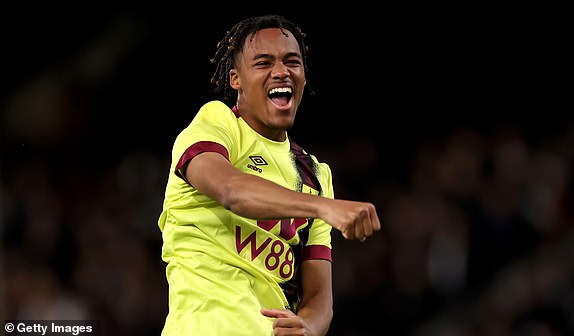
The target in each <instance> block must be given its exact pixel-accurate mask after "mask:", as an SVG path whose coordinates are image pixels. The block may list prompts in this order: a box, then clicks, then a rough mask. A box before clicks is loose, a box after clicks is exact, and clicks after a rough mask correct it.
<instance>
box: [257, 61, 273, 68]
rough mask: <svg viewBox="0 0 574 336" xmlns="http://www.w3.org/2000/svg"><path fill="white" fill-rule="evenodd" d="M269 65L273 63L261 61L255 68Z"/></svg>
mask: <svg viewBox="0 0 574 336" xmlns="http://www.w3.org/2000/svg"><path fill="white" fill-rule="evenodd" d="M269 65H271V62H269V61H259V62H257V63H255V66H256V67H258V68H264V67H268V66H269Z"/></svg>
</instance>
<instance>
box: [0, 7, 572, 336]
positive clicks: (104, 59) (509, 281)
mask: <svg viewBox="0 0 574 336" xmlns="http://www.w3.org/2000/svg"><path fill="white" fill-rule="evenodd" d="M284 5H285V7H286V8H281V9H280V10H278V9H274V8H271V7H268V5H267V4H249V5H248V4H247V3H238V4H234V5H233V6H229V5H224V4H204V5H202V8H203V9H199V7H198V8H194V6H191V8H187V7H188V6H186V7H179V8H178V7H176V6H168V5H163V6H159V7H158V5H153V6H152V5H149V6H147V7H146V6H138V7H137V8H130V7H119V6H109V7H106V6H103V5H101V4H98V6H93V5H92V6H90V5H84V6H83V7H79V8H74V7H73V6H72V7H70V6H69V5H68V6H62V7H61V8H57V7H56V6H53V5H52V6H46V7H42V6H40V7H33V8H16V7H14V8H12V9H4V10H3V12H2V14H1V16H2V20H1V21H2V22H1V25H2V26H1V28H2V29H1V31H2V33H1V35H0V36H2V40H1V42H0V43H1V44H2V50H3V52H2V58H1V59H2V62H1V64H0V66H1V68H0V69H1V78H2V80H1V85H2V87H1V101H0V103H1V105H0V108H1V110H0V111H1V119H0V130H1V133H0V134H1V145H2V152H1V155H2V156H1V167H0V174H1V175H0V178H1V179H0V201H1V205H2V207H1V210H0V229H1V239H2V240H1V241H2V247H1V250H0V251H1V256H2V258H1V261H0V262H1V266H2V267H1V274H0V279H1V283H0V284H1V286H0V299H1V305H0V320H5V319H96V320H101V321H102V324H103V327H104V330H105V331H106V332H105V334H106V335H124V336H131V335H142V336H144V335H159V333H160V331H161V328H162V324H163V320H164V318H165V314H166V312H167V286H166V282H165V273H164V267H165V265H164V263H163V262H162V260H161V234H160V231H159V229H158V227H157V218H158V215H159V213H160V210H161V204H162V200H163V191H164V187H165V183H166V177H167V170H168V167H169V159H170V150H171V144H172V141H173V140H174V137H175V135H176V134H177V133H178V132H179V130H180V129H182V128H183V127H185V126H186V125H187V124H188V123H189V122H190V121H191V119H192V118H193V116H194V114H195V112H196V111H197V110H198V108H199V107H200V106H201V105H202V104H203V103H205V102H206V101H207V100H210V99H213V98H215V96H214V95H213V94H212V93H211V89H212V87H211V86H210V84H209V80H210V77H211V74H212V72H213V70H214V67H213V65H212V64H211V63H210V62H209V60H210V58H211V57H212V56H213V54H214V52H215V48H216V44H217V42H218V41H219V40H220V39H221V37H223V35H224V34H225V32H226V31H227V30H228V29H229V28H231V26H232V25H233V24H234V23H236V22H237V21H239V20H240V19H242V18H244V17H246V16H251V15H255V14H264V13H279V14H284V15H286V16H287V17H288V18H290V19H292V20H293V21H294V22H296V23H297V24H299V26H300V27H301V28H302V29H303V31H304V32H306V33H307V35H308V43H309V48H310V54H309V57H310V58H309V67H310V73H309V75H308V83H309V84H310V85H311V87H312V88H313V90H314V91H315V92H316V95H315V96H307V97H306V98H304V100H303V103H302V105H301V107H300V110H299V114H298V116H297V122H296V125H295V127H294V129H293V130H291V131H290V134H291V136H292V137H293V138H294V140H295V141H297V143H299V144H300V145H301V146H303V147H304V148H305V149H306V150H307V151H309V152H311V153H313V154H315V155H316V156H318V157H319V159H320V160H321V161H325V162H328V163H329V164H330V165H331V168H332V170H333V174H334V184H335V193H336V195H337V196H338V197H340V198H349V199H356V200H365V201H371V202H373V203H374V204H375V205H376V206H377V207H378V210H379V214H380V217H381V219H382V221H383V229H382V232H380V233H378V234H376V235H375V236H373V237H371V238H370V239H368V240H367V241H366V242H364V243H359V242H356V241H345V240H343V239H342V238H341V236H340V234H339V233H338V232H335V233H334V234H333V245H334V263H333V268H334V279H333V281H334V290H335V292H334V294H335V316H334V321H333V324H332V327H331V330H330V333H329V335H333V336H340V335H345V336H346V335H414V336H415V335H416V336H427V335H429V336H430V335H441V336H443V335H447V336H474V335H477V336H478V335H489V336H490V335H492V336H498V335H528V336H556V335H573V332H574V323H573V321H574V236H573V226H574V180H573V176H572V175H573V169H572V167H573V159H574V122H573V118H572V116H571V115H572V112H573V109H572V103H571V79H572V76H571V60H572V58H571V54H570V51H569V44H571V41H572V34H571V33H569V32H568V30H567V29H566V28H567V26H568V21H566V20H564V14H565V11H564V9H562V8H539V7H535V6H536V5H531V7H527V6H528V5H522V4H521V5H518V4H516V5H515V6H510V5H508V6H507V7H505V8H503V7H502V6H501V5H493V6H491V7H487V6H482V7H481V6H479V5H476V6H473V5H470V4H469V5H465V6H461V5H459V6H458V7H457V6H453V5H449V6H444V7H441V6H439V5H436V4H433V5H415V4H404V5H402V6H401V7H400V8H399V6H398V5H391V6H389V5H378V6H361V5H360V4H358V3H357V4H354V6H353V7H350V6H344V7H336V6H329V7H319V8H317V7H314V9H310V8H307V7H305V6H301V5H299V4H298V5H295V4H284ZM205 6H207V7H205ZM238 7H241V8H238Z"/></svg>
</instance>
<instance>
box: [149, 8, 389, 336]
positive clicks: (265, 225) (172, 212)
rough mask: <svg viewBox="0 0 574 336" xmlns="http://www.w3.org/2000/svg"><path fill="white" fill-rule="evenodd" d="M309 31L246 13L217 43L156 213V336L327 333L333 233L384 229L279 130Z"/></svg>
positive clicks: (288, 119)
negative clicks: (161, 301)
mask: <svg viewBox="0 0 574 336" xmlns="http://www.w3.org/2000/svg"><path fill="white" fill-rule="evenodd" d="M304 37H305V35H304V34H303V33H302V32H301V30H300V29H299V28H298V27H296V26H295V25H294V24H293V23H292V22H290V21H288V20H286V19H285V18H284V17H281V16H276V15H270V16H262V17H253V18H248V19H246V20H243V21H241V22H239V23H238V24H236V25H235V26H234V27H233V28H232V29H231V30H230V31H229V32H228V33H227V35H226V36H225V37H224V38H223V40H222V41H221V42H220V43H219V44H218V50H217V52H216V54H215V58H214V59H213V60H212V61H213V62H214V63H217V68H216V71H215V74H214V76H213V80H212V82H213V83H215V85H216V91H217V92H220V91H223V93H224V98H229V97H230V96H231V94H232V93H234V92H236V93H234V94H235V95H236V103H235V105H234V106H233V107H232V108H230V107H228V105H226V104H225V103H223V102H222V101H211V102H208V103H206V104H205V105H204V106H203V107H202V108H201V109H200V110H199V112H198V113H197V115H196V116H195V117H194V119H193V120H192V122H191V123H190V124H189V126H188V127H187V128H185V129H184V130H183V131H182V132H181V133H180V134H179V135H178V136H177V138H176V140H175V143H174V146H173V150H172V164H171V167H170V171H169V178H168V181H167V187H166V192H165V199H164V203H163V211H162V213H161V215H160V218H159V223H158V224H159V227H160V229H161V230H162V235H163V241H164V243H163V251H162V258H163V259H164V260H165V261H166V262H167V270H166V274H167V280H168V283H169V313H168V316H167V318H166V322H165V326H164V329H163V335H164V336H167V335H202V336H203V335H249V336H253V335H273V334H275V335H284V334H285V335H287V334H289V335H291V334H298V335H299V334H300V335H325V334H326V333H327V330H328V329H329V325H330V323H331V319H332V315H333V310H332V304H333V298H332V284H331V229H332V228H336V229H337V230H339V231H341V233H342V234H343V236H344V237H345V238H346V239H358V240H361V241H362V240H364V239H365V238H367V237H368V236H371V235H372V234H373V233H374V232H375V231H378V230H380V222H379V219H378V215H377V212H376V209H375V207H374V206H373V204H371V203H366V202H355V201H348V200H338V199H335V198H334V194H333V186H332V180H331V171H330V168H329V166H328V165H327V164H325V163H320V162H319V161H318V160H317V159H316V157H314V156H312V155H309V154H307V153H306V152H305V151H304V150H303V149H302V148H301V147H299V146H298V145H296V144H295V143H294V142H293V141H291V139H290V138H289V137H288V135H287V130H289V129H290V128H291V127H292V126H293V123H294V120H295V115H296V112H297V108H298V107H299V104H300V103H301V99H302V98H303V92H304V89H305V86H306V85H307V82H306V71H307V67H306V52H307V50H306V45H305V41H304Z"/></svg>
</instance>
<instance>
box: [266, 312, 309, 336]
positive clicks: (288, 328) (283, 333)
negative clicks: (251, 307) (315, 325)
mask: <svg viewBox="0 0 574 336" xmlns="http://www.w3.org/2000/svg"><path fill="white" fill-rule="evenodd" d="M261 314H263V315H265V316H267V317H271V318H274V319H275V321H274V322H273V335H275V336H287V335H308V336H310V335H313V333H312V331H311V330H310V329H309V327H308V326H307V324H306V323H305V320H303V319H302V318H301V317H300V316H297V315H295V313H293V312H292V311H290V310H281V309H261Z"/></svg>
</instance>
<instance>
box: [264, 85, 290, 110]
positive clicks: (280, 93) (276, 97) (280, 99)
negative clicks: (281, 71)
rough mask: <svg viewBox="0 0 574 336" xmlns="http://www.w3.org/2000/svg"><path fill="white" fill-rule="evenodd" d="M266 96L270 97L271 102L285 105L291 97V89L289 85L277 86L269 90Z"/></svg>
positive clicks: (280, 105)
mask: <svg viewBox="0 0 574 336" xmlns="http://www.w3.org/2000/svg"><path fill="white" fill-rule="evenodd" d="M267 97H269V99H271V101H272V102H273V104H275V105H277V106H279V107H286V106H288V105H289V102H290V101H291V97H293V89H292V88H290V87H278V88H273V89H271V90H269V92H268V93H267Z"/></svg>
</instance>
